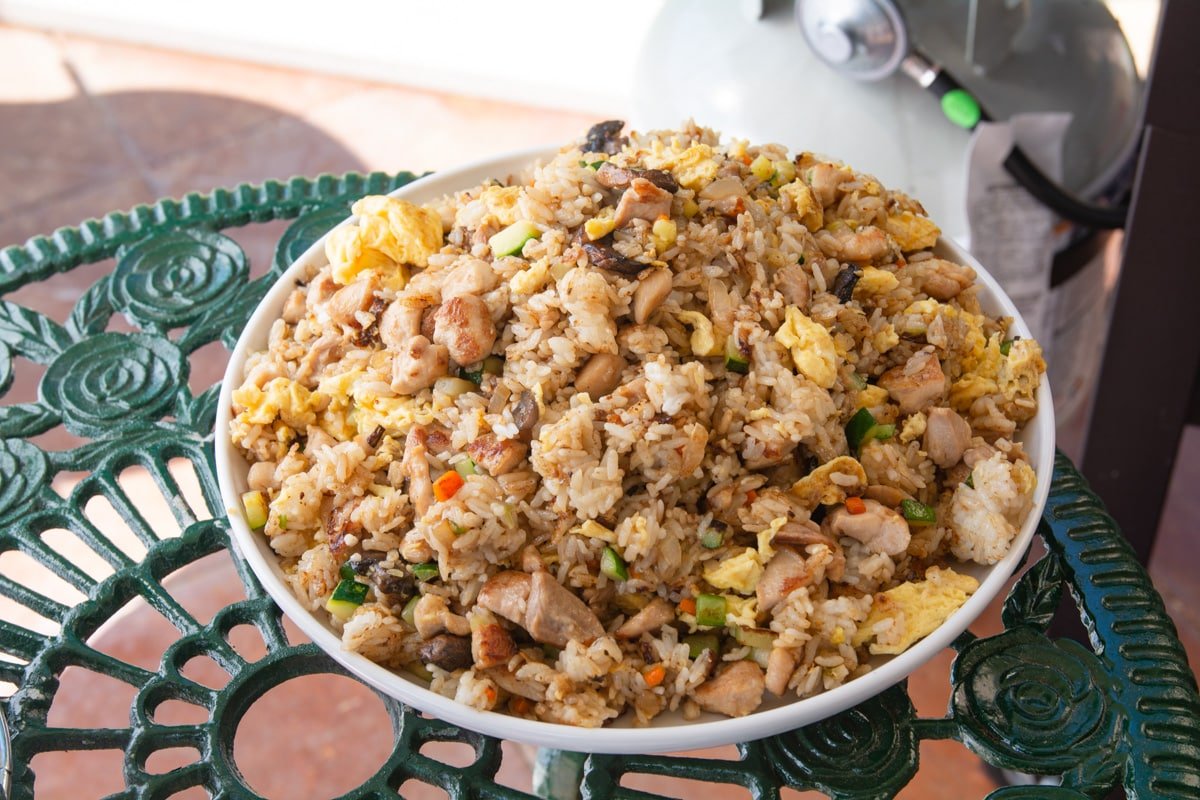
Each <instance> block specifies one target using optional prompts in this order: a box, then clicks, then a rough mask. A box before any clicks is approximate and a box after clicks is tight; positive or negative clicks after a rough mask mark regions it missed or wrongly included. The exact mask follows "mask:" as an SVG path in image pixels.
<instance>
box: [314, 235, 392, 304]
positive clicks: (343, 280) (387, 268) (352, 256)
mask: <svg viewBox="0 0 1200 800" xmlns="http://www.w3.org/2000/svg"><path fill="white" fill-rule="evenodd" d="M361 233H362V232H361V231H360V230H359V229H358V226H357V225H346V226H343V227H341V228H334V229H333V230H332V231H330V232H329V237H328V238H327V239H326V240H325V257H326V258H327V259H329V265H330V267H331V268H332V269H331V270H330V274H331V276H332V277H333V279H334V280H335V281H337V282H338V283H340V284H342V285H343V286H344V285H348V284H349V283H351V282H352V281H353V280H354V279H355V278H356V277H358V276H359V275H360V274H362V273H363V272H367V271H370V270H374V271H376V272H378V273H379V274H380V275H383V276H391V274H392V273H393V271H398V267H397V264H396V262H394V261H392V260H391V259H390V258H388V257H387V256H386V255H385V254H383V253H381V252H380V251H378V250H376V249H374V248H372V247H367V246H365V245H364V244H363V240H362V235H361ZM403 277H404V278H405V280H404V281H400V286H399V287H397V288H400V289H402V288H404V283H405V282H407V276H403ZM389 284H390V281H389Z"/></svg>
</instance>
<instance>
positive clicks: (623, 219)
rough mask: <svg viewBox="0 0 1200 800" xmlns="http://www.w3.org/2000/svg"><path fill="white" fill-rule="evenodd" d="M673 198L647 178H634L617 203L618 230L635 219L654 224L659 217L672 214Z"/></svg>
mask: <svg viewBox="0 0 1200 800" xmlns="http://www.w3.org/2000/svg"><path fill="white" fill-rule="evenodd" d="M671 198H672V195H671V193H670V192H668V191H666V190H664V189H660V188H658V187H657V186H655V185H654V184H653V183H651V182H650V181H648V180H646V179H645V178H634V179H633V180H631V181H630V182H629V188H628V189H626V190H625V193H624V194H622V195H621V200H620V202H618V203H617V211H616V214H615V215H614V217H613V222H614V223H615V224H616V226H617V227H618V228H623V227H624V226H625V225H627V224H629V222H631V221H632V220H635V219H644V220H646V221H647V222H654V220H656V219H658V218H659V217H662V216H667V215H669V214H670V213H671Z"/></svg>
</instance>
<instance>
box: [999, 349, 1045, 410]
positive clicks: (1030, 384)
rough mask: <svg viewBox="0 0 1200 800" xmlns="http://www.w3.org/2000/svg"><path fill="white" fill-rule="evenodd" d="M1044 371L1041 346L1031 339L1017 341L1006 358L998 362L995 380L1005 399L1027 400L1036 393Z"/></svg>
mask: <svg viewBox="0 0 1200 800" xmlns="http://www.w3.org/2000/svg"><path fill="white" fill-rule="evenodd" d="M1045 371H1046V362H1045V360H1044V359H1043V358H1042V347H1041V345H1039V344H1038V343H1037V342H1035V341H1034V340H1033V339H1018V340H1016V341H1015V342H1013V343H1012V346H1011V347H1010V349H1009V351H1008V357H1007V358H1005V359H1004V360H1002V361H1001V362H1000V369H999V370H998V374H997V376H996V379H997V382H998V383H999V384H1000V391H1002V392H1004V396H1005V398H1006V399H1008V400H1015V399H1017V398H1029V397H1033V396H1034V395H1035V394H1036V393H1037V388H1038V384H1039V383H1040V382H1041V380H1042V373H1043V372H1045Z"/></svg>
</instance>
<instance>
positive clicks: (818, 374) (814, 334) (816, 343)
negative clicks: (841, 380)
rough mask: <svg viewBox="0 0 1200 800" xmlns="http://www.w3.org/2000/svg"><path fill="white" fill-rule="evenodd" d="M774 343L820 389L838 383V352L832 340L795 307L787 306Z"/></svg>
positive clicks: (827, 333) (826, 331) (823, 329)
mask: <svg viewBox="0 0 1200 800" xmlns="http://www.w3.org/2000/svg"><path fill="white" fill-rule="evenodd" d="M784 314H785V317H784V321H783V324H782V325H780V326H779V330H777V331H775V341H777V342H779V343H780V344H781V345H783V346H784V347H786V348H788V349H789V350H791V351H792V361H794V362H795V363H796V369H798V370H799V371H800V372H801V373H802V374H804V375H805V376H807V377H808V378H809V380H811V381H812V382H813V383H815V384H817V386H820V387H821V388H822V389H829V388H830V387H832V386H833V384H834V383H835V382H836V381H837V350H835V349H834V346H833V337H832V336H830V335H829V331H828V330H826V329H825V326H824V325H821V324H820V323H819V322H813V321H812V320H811V319H809V318H808V317H807V316H805V314H804V312H803V311H801V310H800V309H799V308H797V307H796V306H788V307H787V309H786V310H785V311H784Z"/></svg>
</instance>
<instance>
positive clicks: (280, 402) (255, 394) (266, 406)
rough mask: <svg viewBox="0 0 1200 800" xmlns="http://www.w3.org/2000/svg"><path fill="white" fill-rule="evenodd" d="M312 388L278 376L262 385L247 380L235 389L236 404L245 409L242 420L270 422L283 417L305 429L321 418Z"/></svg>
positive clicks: (300, 428) (252, 423)
mask: <svg viewBox="0 0 1200 800" xmlns="http://www.w3.org/2000/svg"><path fill="white" fill-rule="evenodd" d="M314 402H315V398H314V397H313V394H312V392H309V391H308V389H305V388H304V387H303V386H301V385H300V384H298V383H296V382H295V381H292V380H289V379H287V378H274V379H272V380H270V381H268V382H267V384H266V385H265V386H263V387H262V388H261V389H259V388H258V387H257V386H255V385H254V384H253V383H249V382H247V383H244V384H242V385H241V386H240V387H239V388H237V389H235V390H234V392H233V403H234V405H237V406H241V407H242V408H243V409H244V410H243V411H242V412H241V413H240V414H238V415H237V422H238V423H239V424H250V425H270V424H271V423H272V422H274V421H275V419H276V418H279V419H280V420H282V421H283V424H285V425H287V426H288V427H289V428H294V429H296V430H298V431H303V430H304V429H305V428H307V427H308V426H309V425H312V424H313V423H315V422H316V420H317V413H316V410H315V409H314Z"/></svg>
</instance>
